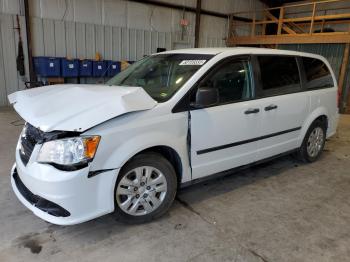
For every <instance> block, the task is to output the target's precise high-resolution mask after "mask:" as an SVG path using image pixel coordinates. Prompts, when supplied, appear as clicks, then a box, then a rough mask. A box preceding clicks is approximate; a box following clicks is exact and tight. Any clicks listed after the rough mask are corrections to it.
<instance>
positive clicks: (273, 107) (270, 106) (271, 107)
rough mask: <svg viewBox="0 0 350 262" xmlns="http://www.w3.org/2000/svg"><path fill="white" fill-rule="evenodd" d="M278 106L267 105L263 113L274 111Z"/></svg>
mask: <svg viewBox="0 0 350 262" xmlns="http://www.w3.org/2000/svg"><path fill="white" fill-rule="evenodd" d="M277 107H278V106H276V105H269V106H267V107H265V111H270V110H274V109H277Z"/></svg>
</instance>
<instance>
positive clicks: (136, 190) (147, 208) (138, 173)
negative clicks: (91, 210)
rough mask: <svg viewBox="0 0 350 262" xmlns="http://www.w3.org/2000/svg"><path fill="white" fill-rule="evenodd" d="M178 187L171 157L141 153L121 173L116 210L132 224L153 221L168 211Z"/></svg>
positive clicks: (126, 221)
mask: <svg viewBox="0 0 350 262" xmlns="http://www.w3.org/2000/svg"><path fill="white" fill-rule="evenodd" d="M142 183H143V184H142ZM176 190H177V177H176V173H175V170H174V167H173V166H172V165H171V164H170V162H169V161H168V160H167V159H165V158H164V157H163V156H162V155H160V154H158V153H144V154H140V155H137V156H135V157H133V158H132V159H131V160H130V161H129V162H127V163H126V164H125V166H124V167H123V168H122V169H121V171H120V173H119V176H118V179H117V182H116V185H115V189H114V201H115V202H114V203H115V204H114V205H115V211H114V214H115V216H116V218H117V220H118V221H120V222H124V223H128V224H139V223H146V222H149V221H151V220H154V219H156V218H158V217H160V216H162V215H164V214H165V213H166V212H167V211H168V209H169V208H170V206H171V204H172V203H173V201H174V198H175V195H176ZM158 191H159V192H158Z"/></svg>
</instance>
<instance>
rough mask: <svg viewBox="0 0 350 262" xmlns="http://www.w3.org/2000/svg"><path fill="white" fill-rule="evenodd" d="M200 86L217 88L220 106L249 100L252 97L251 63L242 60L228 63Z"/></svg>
mask: <svg viewBox="0 0 350 262" xmlns="http://www.w3.org/2000/svg"><path fill="white" fill-rule="evenodd" d="M199 86H200V87H213V88H217V89H218V91H219V97H220V101H219V102H220V104H226V103H230V102H237V101H241V100H247V99H249V98H251V96H252V93H251V77H250V69H249V63H248V61H242V60H235V61H230V62H226V63H224V64H223V65H221V66H220V67H219V68H217V69H216V70H215V71H214V72H213V73H212V74H210V75H209V76H208V77H207V78H206V79H204V81H203V82H201V83H200V85H199Z"/></svg>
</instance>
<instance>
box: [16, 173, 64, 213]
mask: <svg viewBox="0 0 350 262" xmlns="http://www.w3.org/2000/svg"><path fill="white" fill-rule="evenodd" d="M13 179H14V180H15V183H16V187H17V189H18V191H19V192H20V193H21V195H22V196H23V197H24V198H25V199H26V200H27V201H28V202H29V203H30V204H32V205H34V206H35V207H36V208H38V209H40V210H42V211H44V212H46V213H48V214H50V215H52V216H55V217H68V216H70V213H69V211H67V210H66V209H64V208H63V207H61V206H59V205H57V204H55V203H53V202H51V201H49V200H46V199H45V198H42V197H40V196H38V195H34V194H33V193H32V192H31V191H30V190H29V189H28V188H27V187H26V186H25V185H24V184H23V182H22V180H21V179H20V178H19V176H18V173H17V169H15V170H14V173H13Z"/></svg>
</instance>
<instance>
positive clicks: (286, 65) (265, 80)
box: [258, 56, 301, 95]
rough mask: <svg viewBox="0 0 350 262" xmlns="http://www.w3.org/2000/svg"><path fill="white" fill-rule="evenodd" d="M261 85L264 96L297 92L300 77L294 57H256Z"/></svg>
mask: <svg viewBox="0 0 350 262" xmlns="http://www.w3.org/2000/svg"><path fill="white" fill-rule="evenodd" d="M258 62H259V65H260V74H261V85H262V89H263V92H264V94H265V95H273V94H285V93H292V92H296V91H299V90H300V88H301V86H300V77H299V70H298V65H297V62H296V59H295V57H292V56H258Z"/></svg>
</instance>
